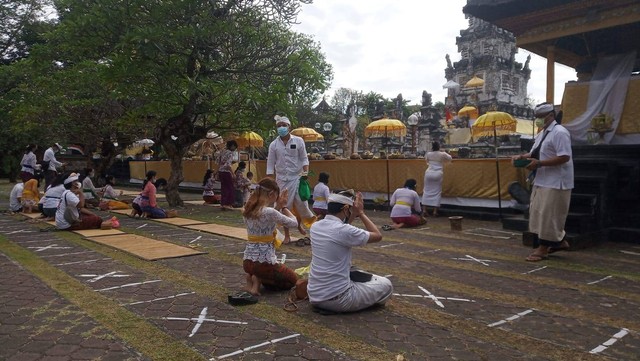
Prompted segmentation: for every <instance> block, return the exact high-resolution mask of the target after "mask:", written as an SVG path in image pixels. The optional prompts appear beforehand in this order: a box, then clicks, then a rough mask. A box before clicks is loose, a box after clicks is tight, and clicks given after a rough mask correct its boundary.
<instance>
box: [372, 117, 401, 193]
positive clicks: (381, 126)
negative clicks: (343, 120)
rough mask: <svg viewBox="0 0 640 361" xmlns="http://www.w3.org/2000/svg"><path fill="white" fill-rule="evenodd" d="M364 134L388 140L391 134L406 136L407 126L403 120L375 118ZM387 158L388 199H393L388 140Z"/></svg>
mask: <svg viewBox="0 0 640 361" xmlns="http://www.w3.org/2000/svg"><path fill="white" fill-rule="evenodd" d="M364 135H365V137H370V136H374V137H380V136H384V137H385V139H386V140H387V141H388V137H389V136H395V137H404V136H405V135H407V126H406V125H404V123H403V122H401V121H399V120H398V119H389V118H382V119H378V120H375V121H373V122H371V123H369V125H367V127H366V128H364ZM386 158H387V162H386V163H387V200H389V199H391V196H390V194H391V190H390V189H389V145H388V142H387V152H386Z"/></svg>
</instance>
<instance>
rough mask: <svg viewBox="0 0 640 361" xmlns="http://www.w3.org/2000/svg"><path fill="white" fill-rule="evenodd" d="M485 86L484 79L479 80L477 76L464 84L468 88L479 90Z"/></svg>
mask: <svg viewBox="0 0 640 361" xmlns="http://www.w3.org/2000/svg"><path fill="white" fill-rule="evenodd" d="M483 85H484V80H483V79H482V78H478V77H477V76H475V75H474V76H473V78H471V79H470V80H469V81H468V82H466V83H465V84H464V86H465V87H467V88H479V87H481V86H483Z"/></svg>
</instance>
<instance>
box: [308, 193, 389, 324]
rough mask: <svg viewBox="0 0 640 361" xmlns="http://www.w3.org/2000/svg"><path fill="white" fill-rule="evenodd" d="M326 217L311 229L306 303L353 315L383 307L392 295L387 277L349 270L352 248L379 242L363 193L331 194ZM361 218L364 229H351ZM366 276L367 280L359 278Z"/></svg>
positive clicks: (380, 236) (376, 229) (379, 235)
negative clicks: (357, 312)
mask: <svg viewBox="0 0 640 361" xmlns="http://www.w3.org/2000/svg"><path fill="white" fill-rule="evenodd" d="M327 213H328V214H327V215H326V216H325V218H324V219H322V220H319V221H317V222H316V223H314V224H313V225H312V226H311V230H310V233H311V272H310V274H309V283H308V285H307V291H308V293H309V301H310V302H311V304H312V305H313V306H315V307H316V308H319V309H320V310H328V311H330V312H355V311H359V310H363V309H365V308H367V307H370V306H373V305H376V304H379V305H382V304H384V303H385V302H386V301H387V300H388V299H389V297H391V294H392V293H393V285H392V284H391V281H390V280H389V279H388V278H385V277H381V276H377V275H372V274H368V273H362V272H358V273H357V275H359V276H360V277H359V279H356V277H355V276H354V274H356V273H353V272H352V271H351V257H352V255H351V252H352V250H351V248H352V247H358V246H360V247H361V246H365V245H366V244H368V243H375V242H380V241H381V240H382V234H381V233H380V230H378V227H376V225H375V224H374V223H373V222H372V221H371V220H370V219H369V217H367V216H366V214H365V213H364V203H363V201H362V194H360V193H358V194H357V195H356V197H355V200H354V199H353V195H352V194H351V193H350V192H342V193H340V194H331V195H330V196H329V199H328V205H327ZM358 217H359V218H360V220H361V221H362V223H363V224H364V226H365V228H366V230H365V229H361V228H358V227H354V226H352V225H351V224H350V223H351V221H353V220H354V219H355V218H358ZM363 275H365V276H367V277H364V278H363V279H360V278H362V276H363Z"/></svg>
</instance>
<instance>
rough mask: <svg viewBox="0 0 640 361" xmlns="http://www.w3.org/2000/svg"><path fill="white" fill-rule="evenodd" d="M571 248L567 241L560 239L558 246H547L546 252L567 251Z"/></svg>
mask: <svg viewBox="0 0 640 361" xmlns="http://www.w3.org/2000/svg"><path fill="white" fill-rule="evenodd" d="M570 248H571V245H570V244H569V242H567V241H562V243H560V247H551V248H549V251H548V253H549V254H551V253H556V252H560V251H568V250H569V249H570Z"/></svg>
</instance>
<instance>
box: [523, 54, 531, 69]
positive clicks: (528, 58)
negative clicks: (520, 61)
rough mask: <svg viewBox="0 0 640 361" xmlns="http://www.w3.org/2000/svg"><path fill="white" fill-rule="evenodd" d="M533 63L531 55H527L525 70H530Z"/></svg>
mask: <svg viewBox="0 0 640 361" xmlns="http://www.w3.org/2000/svg"><path fill="white" fill-rule="evenodd" d="M530 61H531V54H529V55H527V61H525V62H524V68H523V69H529V62H530Z"/></svg>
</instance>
